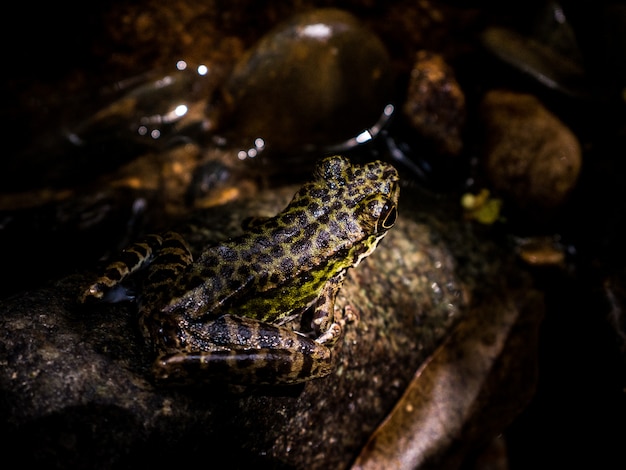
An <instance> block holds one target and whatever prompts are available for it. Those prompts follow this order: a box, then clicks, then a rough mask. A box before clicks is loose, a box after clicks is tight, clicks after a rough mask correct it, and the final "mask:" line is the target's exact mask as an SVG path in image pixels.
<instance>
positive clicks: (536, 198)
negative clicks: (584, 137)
mask: <svg viewBox="0 0 626 470" xmlns="http://www.w3.org/2000/svg"><path fill="white" fill-rule="evenodd" d="M481 116H482V121H483V123H484V131H485V149H484V157H483V162H484V167H485V170H486V173H487V175H488V177H489V180H490V181H491V184H492V185H493V187H494V189H495V191H496V192H497V193H498V194H500V195H502V196H503V197H504V198H506V199H508V200H509V201H510V202H512V203H513V205H514V206H516V207H517V208H519V209H521V210H522V211H524V212H525V213H527V214H528V215H532V216H536V217H543V216H545V215H546V214H549V213H551V212H552V211H553V210H555V209H557V208H558V207H559V206H561V205H562V204H563V203H564V202H565V201H566V199H567V197H568V195H569V194H570V192H571V191H572V189H573V188H574V186H575V185H576V181H577V179H578V175H579V173H580V169H581V164H582V154H581V148H580V144H579V142H578V139H577V138H576V136H575V135H574V134H573V133H572V131H571V130H570V129H569V128H568V127H567V126H565V124H563V122H561V121H560V120H559V119H558V118H557V117H556V116H555V115H554V114H552V113H551V112H550V111H548V110H547V109H546V108H545V107H544V106H543V105H542V104H541V102H540V101H539V100H538V99H537V98H535V97H534V96H532V95H529V94H523V93H514V92H509V91H502V90H495V91H490V92H488V93H487V94H486V95H485V97H484V98H483V101H482V104H481Z"/></svg>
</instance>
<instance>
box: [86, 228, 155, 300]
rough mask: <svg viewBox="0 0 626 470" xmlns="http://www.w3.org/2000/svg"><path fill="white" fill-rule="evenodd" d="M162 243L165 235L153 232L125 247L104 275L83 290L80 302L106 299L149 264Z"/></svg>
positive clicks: (105, 270)
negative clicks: (113, 290) (132, 275)
mask: <svg viewBox="0 0 626 470" xmlns="http://www.w3.org/2000/svg"><path fill="white" fill-rule="evenodd" d="M162 244H163V237H162V236H161V235H155V234H151V235H147V236H146V237H145V238H144V239H143V240H141V241H140V242H137V243H134V244H132V245H131V246H129V247H128V248H126V249H124V250H123V251H122V252H121V253H119V255H117V257H116V258H115V259H114V260H113V261H111V262H110V263H109V264H108V265H107V267H106V268H105V269H104V272H103V273H102V275H100V276H99V277H98V278H97V279H96V280H95V281H94V282H93V283H92V284H90V285H89V286H88V287H87V288H86V289H85V290H84V291H83V293H82V295H81V296H80V298H79V300H80V302H81V303H85V302H88V301H91V300H103V299H105V295H107V294H108V293H109V292H110V291H111V290H112V289H113V288H115V287H116V286H119V285H120V284H121V283H122V282H123V281H124V280H125V279H126V278H128V277H129V276H130V275H131V274H133V273H135V272H136V271H138V270H140V269H141V268H143V267H144V266H146V265H147V264H149V263H150V261H151V260H152V258H153V253H154V252H155V251H158V249H159V248H160V247H161V245H162Z"/></svg>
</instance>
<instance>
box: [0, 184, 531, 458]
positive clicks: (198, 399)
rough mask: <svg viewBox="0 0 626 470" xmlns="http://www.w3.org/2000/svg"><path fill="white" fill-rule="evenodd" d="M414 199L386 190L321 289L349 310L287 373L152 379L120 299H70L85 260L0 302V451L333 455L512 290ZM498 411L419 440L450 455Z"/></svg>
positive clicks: (260, 204) (498, 261) (240, 210)
mask: <svg viewBox="0 0 626 470" xmlns="http://www.w3.org/2000/svg"><path fill="white" fill-rule="evenodd" d="M294 189H295V188H293V187H289V188H287V189H286V190H282V191H280V190H279V191H271V192H269V191H268V192H267V193H264V195H263V196H262V197H258V198H255V199H254V200H253V201H248V202H247V203H244V202H242V201H239V202H238V203H237V204H234V203H233V204H229V205H225V206H223V207H222V209H221V210H217V211H215V210H213V211H200V212H198V213H197V214H196V216H195V218H194V219H193V221H192V222H193V223H196V224H201V226H202V227H204V228H205V229H210V228H211V227H220V226H223V225H224V223H225V222H226V221H229V224H227V225H229V226H230V225H232V224H230V221H232V220H233V219H236V218H238V219H239V220H241V218H243V217H244V216H248V215H253V214H258V215H261V216H263V215H269V214H273V213H275V212H276V210H277V207H282V206H284V204H286V201H287V199H288V198H289V197H290V196H291V195H292V194H293V191H294ZM405 197H406V200H407V201H411V200H412V199H413V198H412V197H411V195H410V194H409V193H407V194H406V196H405ZM429 206H430V203H428V202H427V201H423V202H422V203H421V204H420V205H419V206H417V207H416V206H415V205H413V204H409V203H406V204H405V205H402V203H401V207H400V214H401V215H400V218H399V220H398V222H397V224H396V226H394V228H393V230H391V231H390V232H389V234H388V236H387V237H386V238H385V240H384V241H383V243H381V246H380V247H379V249H378V250H376V252H375V253H374V254H373V255H372V256H370V257H369V258H368V259H367V260H366V261H364V262H363V263H361V265H360V266H359V267H358V268H357V269H353V270H351V271H349V276H348V277H347V280H346V283H345V285H344V288H343V289H342V290H341V291H340V293H339V296H338V299H337V303H338V306H339V307H345V306H346V305H348V304H349V305H351V306H352V307H353V308H354V309H355V310H356V311H358V313H359V314H360V320H359V321H358V323H356V324H348V325H347V326H346V335H345V338H344V341H343V343H342V344H340V345H339V346H340V349H339V351H338V353H337V363H336V368H335V371H334V372H333V373H332V374H331V375H330V376H328V377H327V378H324V379H320V380H314V381H311V382H308V383H306V384H305V385H303V386H292V387H282V388H277V387H267V388H256V389H245V390H239V389H235V390H233V389H230V388H228V387H221V386H216V385H213V386H211V387H207V386H197V387H194V386H190V387H182V388H168V387H158V386H156V385H155V384H154V383H153V382H152V381H151V376H150V373H149V369H150V365H151V363H152V360H153V357H152V353H151V351H150V349H149V348H148V347H147V346H146V345H145V344H144V342H143V340H142V339H141V336H140V334H139V332H138V329H137V322H136V317H135V314H134V312H135V310H134V307H133V306H131V305H123V304H115V305H108V304H102V305H97V306H95V307H93V308H88V309H84V308H79V307H78V305H77V303H76V302H77V300H76V299H77V296H78V294H79V292H80V290H81V289H82V288H83V286H85V285H86V283H88V282H89V281H90V280H91V279H92V277H91V275H89V274H75V275H72V276H69V277H65V278H62V279H59V280H56V281H52V282H50V283H49V284H48V285H47V286H45V287H43V288H40V289H34V290H31V291H27V292H24V293H23V294H18V295H15V296H13V297H11V298H9V299H5V300H3V301H2V302H1V303H0V364H2V367H1V368H0V394H1V396H2V400H0V406H1V408H0V409H1V413H2V416H3V418H4V419H3V420H2V432H3V435H4V436H5V441H4V442H5V448H6V449H7V452H5V458H6V459H11V458H19V461H20V462H22V464H26V465H36V466H45V467H47V468H126V467H136V466H138V465H158V466H163V465H169V464H172V465H173V464H176V465H187V464H189V465H191V464H194V463H195V462H197V461H198V460H202V461H207V462H212V461H213V459H215V458H217V457H213V456H216V455H219V456H220V458H222V459H223V458H225V459H227V461H228V462H229V465H232V466H233V467H242V466H249V465H255V466H264V467H265V466H268V467H271V468H329V467H331V468H345V467H347V466H348V465H349V464H350V462H351V461H352V460H353V459H354V458H355V457H356V455H358V453H359V451H360V449H361V447H362V446H363V445H364V444H365V442H366V441H367V439H368V436H369V435H370V433H371V432H372V431H373V430H374V429H375V428H376V426H377V425H378V423H379V422H380V421H381V420H382V419H383V418H384V417H385V415H386V414H387V413H388V412H389V410H391V409H392V407H393V405H394V403H395V402H396V400H397V399H398V398H399V397H400V396H401V395H402V393H403V390H404V388H405V386H406V385H407V383H408V382H409V381H410V379H411V377H412V375H413V373H414V371H415V370H417V369H418V367H419V366H420V364H423V363H424V362H425V361H427V360H428V358H429V357H430V356H431V355H432V354H433V352H434V351H435V350H436V349H437V347H438V345H441V344H442V343H443V342H444V340H445V338H446V337H447V336H448V335H449V334H450V332H451V331H452V329H453V327H454V326H455V325H459V324H462V323H463V322H464V321H465V319H466V318H468V315H471V316H474V315H478V316H479V315H481V311H482V306H483V305H485V303H487V304H489V306H490V307H489V308H490V309H495V310H498V309H500V307H501V309H502V311H506V312H511V311H516V310H517V309H523V308H524V305H525V304H526V302H527V298H528V292H529V288H530V287H529V285H528V279H527V278H525V276H524V275H523V273H520V272H517V271H516V270H515V268H512V266H513V265H512V264H511V262H510V259H511V258H510V257H507V256H506V255H504V254H503V253H502V251H501V250H500V249H498V248H496V247H495V246H494V245H493V244H491V243H487V242H485V241H484V240H479V239H477V238H475V237H474V236H473V235H472V234H471V232H470V231H469V228H470V227H471V226H470V225H458V224H457V223H456V222H454V220H460V219H459V218H456V219H455V218H451V217H450V211H449V210H446V211H445V214H446V216H444V217H442V216H438V215H436V212H433V211H431V210H430V209H429ZM418 209H419V210H418ZM205 238H206V237H205ZM190 241H191V243H192V245H193V246H196V244H201V242H206V239H204V240H203V232H201V231H200V232H196V235H195V238H194V237H190ZM486 260H492V261H490V262H489V263H487V262H486ZM507 260H508V261H507ZM503 273H510V274H511V275H510V276H509V275H508V274H507V275H506V276H505V275H503ZM524 279H526V280H524ZM535 325H536V321H535ZM467 330H468V329H467V328H465V329H464V331H466V333H465V334H471V328H470V332H469V333H467ZM505 334H506V333H505ZM534 354H535V351H534V348H526V349H524V350H523V351H522V352H520V351H518V352H517V353H516V354H515V355H513V356H505V358H503V359H506V360H507V361H509V363H510V364H511V368H510V370H511V371H512V372H511V373H513V374H520V373H522V371H524V372H523V373H524V374H527V373H529V374H531V376H532V370H533V369H534V366H533V365H532V364H533V363H534V361H533V357H534ZM528 361H529V362H528ZM520 367H521V368H522V369H520ZM528 367H530V369H528ZM505 375H506V377H509V376H510V375H509V374H505ZM500 383H501V381H500V376H499V375H498V376H496V377H495V385H494V384H491V385H490V386H489V390H490V391H491V392H493V393H495V394H496V395H499V397H500V399H503V400H505V401H506V400H509V399H510V400H512V401H513V402H514V403H515V404H516V406H515V407H514V409H515V410H517V409H518V408H519V400H520V397H525V396H527V394H528V393H530V392H531V391H532V388H533V383H532V380H529V381H526V382H525V383H524V384H523V385H524V387H522V388H524V389H523V390H521V389H520V390H515V393H513V394H512V393H511V391H510V390H509V389H506V387H505V388H504V389H503V392H502V393H500V388H499V386H498V384H500ZM525 387H528V388H525ZM520 394H521V395H520ZM512 410H513V408H510V409H508V411H507V412H506V413H502V414H501V416H498V417H497V419H495V420H493V421H491V420H490V422H489V426H485V427H484V428H483V427H481V428H480V429H478V435H472V436H471V439H469V440H467V441H466V443H467V447H466V448H463V449H462V451H461V452H459V451H458V449H456V448H455V446H450V445H448V444H443V445H442V444H441V443H439V442H432V443H429V445H430V446H431V448H432V446H435V447H436V448H437V449H438V452H439V453H440V454H444V455H455V456H456V457H457V458H461V459H462V458H463V456H464V455H465V453H466V452H467V451H468V449H470V448H472V446H473V443H477V442H478V441H480V440H482V439H483V438H489V437H490V436H491V435H492V433H493V430H494V429H496V430H498V432H499V431H501V430H502V429H503V427H504V426H505V425H506V424H508V422H509V421H510V420H511V419H512V417H513V414H514V412H513V411H512ZM516 412H517V411H515V413H516ZM483 429H484V432H483V431H482V430H483ZM485 433H486V434H488V436H485Z"/></svg>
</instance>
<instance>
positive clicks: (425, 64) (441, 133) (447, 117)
mask: <svg viewBox="0 0 626 470" xmlns="http://www.w3.org/2000/svg"><path fill="white" fill-rule="evenodd" d="M402 109H403V111H404V114H405V116H406V117H407V118H408V120H409V122H410V124H411V125H412V126H413V128H414V129H415V130H416V131H417V132H418V134H420V135H421V136H422V137H424V138H425V139H426V140H427V141H428V142H429V143H431V145H432V146H433V147H434V148H435V149H436V150H437V151H438V152H439V153H443V154H446V155H458V154H459V153H460V152H461V150H462V148H463V140H462V131H463V127H464V125H465V115H466V111H465V95H464V94H463V90H461V87H460V86H459V84H458V82H457V81H456V78H455V75H454V71H453V70H452V68H451V67H450V66H449V65H448V64H447V63H446V62H445V60H444V58H443V57H442V56H441V55H439V54H436V53H433V52H429V51H424V50H422V51H419V52H418V53H417V54H416V59H415V63H414V65H413V68H412V69H411V76H410V78H409V87H408V91H407V97H406V101H405V103H404V105H403V108H402Z"/></svg>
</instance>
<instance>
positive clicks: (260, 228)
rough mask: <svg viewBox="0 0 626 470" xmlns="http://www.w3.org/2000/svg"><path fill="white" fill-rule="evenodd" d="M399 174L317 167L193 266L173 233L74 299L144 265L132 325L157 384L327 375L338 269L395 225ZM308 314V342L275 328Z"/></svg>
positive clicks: (336, 330) (148, 243)
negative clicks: (145, 342) (152, 354)
mask: <svg viewBox="0 0 626 470" xmlns="http://www.w3.org/2000/svg"><path fill="white" fill-rule="evenodd" d="M397 182H398V174H397V172H396V170H395V169H394V168H393V167H392V166H390V165H388V164H386V163H383V162H380V161H376V162H372V163H369V164H366V165H362V166H361V165H353V164H351V163H350V162H349V160H348V159H346V158H344V157H340V156H334V157H328V158H325V159H323V160H321V161H320V162H319V163H318V165H317V167H316V170H315V175H314V179H313V181H311V182H309V183H306V184H305V185H304V186H302V188H300V190H298V192H297V193H296V194H295V195H294V197H293V199H292V201H291V202H290V203H289V205H288V206H287V207H286V208H285V209H284V210H283V211H282V212H280V213H279V214H278V215H276V216H275V217H272V218H269V219H262V220H255V221H253V222H251V223H250V224H249V225H248V226H247V227H246V231H245V233H244V234H242V235H241V236H239V237H236V238H233V239H230V240H228V241H226V242H224V243H222V244H220V245H216V246H211V247H209V248H207V249H205V250H204V251H203V252H202V253H201V255H200V256H199V258H198V259H197V260H196V261H195V262H194V261H193V260H192V256H191V253H190V251H189V248H188V246H187V244H186V243H185V241H184V240H183V238H182V237H181V236H180V235H178V234H177V233H174V232H167V233H165V234H163V235H152V236H150V237H148V238H146V240H145V241H144V242H142V243H138V244H135V245H133V246H132V247H130V248H128V249H127V250H125V251H124V252H123V253H122V254H121V256H120V259H119V260H118V261H116V262H114V263H111V264H110V265H109V267H108V268H107V269H106V271H105V273H104V275H103V276H102V277H100V278H99V279H98V280H97V281H96V282H95V283H94V284H92V285H91V286H90V287H89V288H88V289H87V290H86V291H85V293H84V294H83V296H82V299H81V300H82V301H85V300H88V299H90V298H102V297H103V296H104V294H105V293H106V292H107V291H108V290H110V289H111V288H113V287H115V286H116V285H117V284H119V283H120V282H122V281H123V280H124V279H125V278H126V277H127V276H129V275H131V274H133V273H134V272H136V271H138V270H139V269H140V268H143V267H146V266H147V269H146V271H147V275H146V280H145V282H144V284H143V285H144V287H143V292H142V293H141V296H140V299H139V315H140V324H141V327H142V330H143V332H144V334H145V335H146V337H147V338H148V339H149V340H150V341H152V343H153V344H154V345H155V348H156V350H157V354H158V358H157V360H156V362H155V366H154V372H155V375H156V377H157V378H158V379H163V380H168V381H173V382H180V381H189V380H202V379H208V380H220V381H225V382H230V383H242V384H291V383H298V382H303V381H306V380H310V379H313V378H317V377H323V376H325V375H328V374H329V373H330V371H331V350H332V346H333V345H334V344H335V342H336V341H337V340H338V338H339V337H340V335H341V332H342V326H341V324H342V323H343V322H342V319H341V318H339V319H335V312H334V303H335V297H336V295H337V292H338V291H339V289H340V288H341V285H342V283H343V279H344V275H345V272H346V270H347V269H348V268H350V267H353V266H356V265H358V264H359V262H360V261H361V260H362V259H364V258H365V257H367V256H368V255H369V254H371V253H372V252H373V251H374V249H375V248H376V245H377V243H378V242H379V241H380V239H381V238H382V237H383V236H384V235H385V234H386V232H387V230H388V229H389V228H391V226H392V225H393V223H394V221H395V219H396V215H397V212H396V206H397V202H398V196H399V188H398V184H397ZM310 307H311V308H313V309H314V311H313V316H312V325H311V326H312V329H313V333H314V337H313V338H309V337H307V336H305V335H303V334H300V333H299V332H296V331H294V330H292V329H290V328H287V327H285V326H282V324H283V323H284V322H285V321H287V320H288V319H290V318H294V317H295V316H298V315H301V314H302V313H304V311H306V310H307V309H308V308H310Z"/></svg>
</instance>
